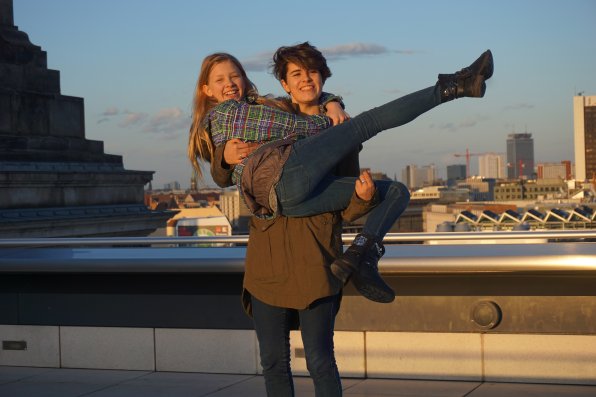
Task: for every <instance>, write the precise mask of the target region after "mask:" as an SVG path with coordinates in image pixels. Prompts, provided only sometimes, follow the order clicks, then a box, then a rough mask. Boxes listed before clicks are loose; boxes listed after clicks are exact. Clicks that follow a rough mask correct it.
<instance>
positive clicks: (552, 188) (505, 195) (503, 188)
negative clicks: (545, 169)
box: [495, 179, 567, 201]
mask: <svg viewBox="0 0 596 397" xmlns="http://www.w3.org/2000/svg"><path fill="white" fill-rule="evenodd" d="M566 197H567V184H566V183H565V181H563V180H562V179H537V180H535V181H521V182H520V181H511V182H507V183H503V184H501V185H499V186H496V187H495V200H496V201H514V200H533V201H536V200H544V199H558V198H566Z"/></svg>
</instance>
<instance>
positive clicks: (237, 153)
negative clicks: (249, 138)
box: [224, 139, 259, 165]
mask: <svg viewBox="0 0 596 397" xmlns="http://www.w3.org/2000/svg"><path fill="white" fill-rule="evenodd" d="M258 146H259V144H258V143H255V142H242V141H241V140H240V139H230V140H229V141H227V142H226V146H225V147H224V161H225V162H226V163H227V164H229V165H236V164H240V162H241V161H242V160H244V158H245V157H246V156H248V155H249V154H251V153H252V152H254V151H255V149H256V148H257V147H258Z"/></svg>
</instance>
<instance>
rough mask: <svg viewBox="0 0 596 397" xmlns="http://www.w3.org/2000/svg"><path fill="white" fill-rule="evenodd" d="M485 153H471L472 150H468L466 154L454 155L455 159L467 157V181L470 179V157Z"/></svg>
mask: <svg viewBox="0 0 596 397" xmlns="http://www.w3.org/2000/svg"><path fill="white" fill-rule="evenodd" d="M481 154H483V153H470V149H468V148H466V153H465V154H461V153H454V154H453V155H454V156H455V157H465V158H466V179H468V178H469V177H470V156H480V155H481Z"/></svg>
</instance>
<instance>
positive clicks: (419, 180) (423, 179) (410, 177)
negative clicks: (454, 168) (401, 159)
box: [402, 164, 437, 189]
mask: <svg viewBox="0 0 596 397" xmlns="http://www.w3.org/2000/svg"><path fill="white" fill-rule="evenodd" d="M436 173H437V172H436V167H435V165H434V164H431V165H425V166H422V167H418V166H417V165H415V164H411V165H408V166H406V168H404V169H403V171H402V181H403V182H404V183H405V184H406V186H407V187H408V188H409V189H416V188H420V187H423V186H430V185H432V184H433V183H434V181H435V179H436Z"/></svg>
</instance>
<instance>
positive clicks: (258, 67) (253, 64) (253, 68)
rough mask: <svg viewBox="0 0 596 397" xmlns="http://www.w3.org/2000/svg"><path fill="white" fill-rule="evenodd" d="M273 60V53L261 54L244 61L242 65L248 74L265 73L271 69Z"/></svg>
mask: <svg viewBox="0 0 596 397" xmlns="http://www.w3.org/2000/svg"><path fill="white" fill-rule="evenodd" d="M272 59H273V51H269V52H261V53H258V54H256V55H253V56H252V57H251V58H248V59H245V60H243V61H242V62H241V63H242V66H244V69H246V71H248V72H263V71H266V70H267V69H268V68H269V66H270V65H271V61H272Z"/></svg>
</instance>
